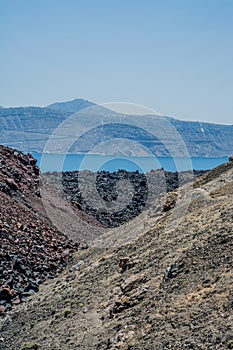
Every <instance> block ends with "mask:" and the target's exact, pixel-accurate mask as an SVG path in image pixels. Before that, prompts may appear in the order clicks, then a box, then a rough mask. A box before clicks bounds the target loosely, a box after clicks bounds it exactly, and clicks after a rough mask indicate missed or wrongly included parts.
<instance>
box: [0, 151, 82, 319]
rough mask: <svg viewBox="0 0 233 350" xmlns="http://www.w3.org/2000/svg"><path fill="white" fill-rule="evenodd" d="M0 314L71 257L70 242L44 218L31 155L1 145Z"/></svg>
mask: <svg viewBox="0 0 233 350" xmlns="http://www.w3.org/2000/svg"><path fill="white" fill-rule="evenodd" d="M0 207H1V211H0V314H1V313H3V312H4V311H7V310H9V309H11V308H12V305H14V304H18V303H20V302H21V301H24V300H26V298H27V297H28V296H29V295H31V294H33V293H34V292H36V291H38V289H39V285H40V284H41V283H42V282H43V281H44V280H45V279H47V278H54V277H55V276H57V274H58V273H59V272H61V271H62V269H63V268H64V267H65V266H66V264H67V262H68V261H70V260H71V258H72V253H73V252H74V251H75V250H77V249H78V244H75V243H72V242H71V240H70V239H68V238H67V236H66V235H64V234H62V233H61V232H59V231H58V230H57V229H56V228H55V227H54V226H53V225H52V223H51V222H50V220H49V219H48V218H47V216H46V213H45V211H44V208H43V205H42V201H41V198H40V192H39V168H38V167H37V165H36V160H35V159H34V158H32V157H31V156H30V155H23V154H22V153H21V152H18V151H16V150H12V149H10V148H7V147H2V146H1V147H0Z"/></svg>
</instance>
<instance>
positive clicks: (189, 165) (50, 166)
mask: <svg viewBox="0 0 233 350" xmlns="http://www.w3.org/2000/svg"><path fill="white" fill-rule="evenodd" d="M33 156H34V157H35V158H36V159H37V164H38V166H39V167H40V169H41V171H42V172H43V173H45V172H54V171H56V172H61V171H63V172H65V171H76V170H79V171H81V170H90V171H94V172H97V171H109V172H114V171H118V170H127V171H136V170H137V171H139V172H140V173H147V172H149V171H151V170H156V169H161V168H162V169H164V170H166V171H172V172H176V171H186V170H210V169H213V168H215V167H217V166H218V165H220V164H223V163H226V162H227V161H228V157H220V158H202V157H191V158H188V157H177V158H173V157H152V156H150V157H148V156H147V157H132V156H129V157H125V156H124V157H117V156H107V155H99V154H51V153H43V154H41V153H33Z"/></svg>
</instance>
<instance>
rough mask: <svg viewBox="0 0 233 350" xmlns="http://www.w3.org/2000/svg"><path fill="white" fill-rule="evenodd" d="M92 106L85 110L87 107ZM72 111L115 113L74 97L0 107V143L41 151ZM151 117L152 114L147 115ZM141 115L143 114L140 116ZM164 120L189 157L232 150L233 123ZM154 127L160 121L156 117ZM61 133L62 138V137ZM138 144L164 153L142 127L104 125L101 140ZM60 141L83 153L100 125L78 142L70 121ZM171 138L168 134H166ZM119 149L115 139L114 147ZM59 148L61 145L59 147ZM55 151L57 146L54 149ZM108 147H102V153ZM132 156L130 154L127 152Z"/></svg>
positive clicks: (97, 136) (89, 114)
mask: <svg viewBox="0 0 233 350" xmlns="http://www.w3.org/2000/svg"><path fill="white" fill-rule="evenodd" d="M92 106H96V108H94V109H92V108H90V110H87V112H86V111H85V113H84V109H86V108H88V107H92ZM75 112H80V113H79V118H80V120H81V119H82V118H84V116H85V119H84V120H85V122H87V123H88V122H89V121H91V120H92V119H93V116H94V115H97V114H98V115H104V116H107V118H108V120H110V119H111V117H112V116H113V115H114V114H116V113H115V112H112V111H110V110H108V109H105V108H103V107H101V106H97V105H95V104H94V103H93V102H90V101H86V100H82V99H75V100H73V101H68V102H57V103H54V104H51V105H49V106H47V107H44V108H41V107H19V108H0V130H1V137H0V144H2V145H5V146H10V147H13V148H17V149H18V150H20V151H23V152H29V153H30V152H37V153H41V152H42V151H43V149H44V147H45V145H46V143H47V141H48V140H49V138H50V135H51V134H52V132H53V131H54V130H55V129H56V128H57V127H58V126H59V125H60V124H61V123H62V122H64V121H65V120H66V119H67V118H68V117H70V116H71V115H72V114H74V113H75ZM147 117H149V118H151V119H150V120H152V119H153V118H154V116H147ZM142 118H145V116H142ZM166 118H167V120H168V121H169V122H170V123H171V124H172V125H173V126H174V127H175V128H176V130H177V131H178V133H179V135H180V137H181V138H182V139H183V141H184V142H185V144H186V147H187V149H188V151H189V154H190V156H192V157H224V156H229V155H231V154H232V153H233V125H218V124H213V123H201V122H190V121H181V120H177V119H174V118H171V117H166ZM157 123H158V128H159V127H160V121H159V119H158V120H157ZM64 135H65V137H64ZM119 135H120V137H122V138H125V139H128V140H132V141H135V142H137V143H141V144H142V145H144V146H145V147H146V148H148V149H150V150H151V151H153V152H154V154H156V156H168V155H169V153H168V150H167V149H166V148H165V147H164V145H163V143H162V142H161V141H159V139H157V140H155V138H153V137H152V136H151V135H150V134H148V133H146V132H145V130H142V129H138V130H136V129H134V128H132V127H131V126H129V125H123V126H122V127H121V129H120V130H119V128H118V127H117V126H116V125H114V124H111V125H108V126H105V127H104V140H105V141H106V140H110V139H113V138H117V137H119ZM59 137H60V139H58V142H57V143H58V146H59V144H61V142H60V141H62V140H64V138H67V139H70V138H72V140H73V139H74V142H73V146H72V148H71V150H70V152H73V153H76V152H79V153H85V152H88V151H89V150H90V149H91V146H93V144H94V145H96V144H98V143H100V142H101V141H103V128H101V127H99V128H95V129H93V130H91V131H90V132H88V133H87V134H86V135H84V136H82V137H81V139H80V140H79V144H78V145H77V143H76V142H75V135H74V133H73V129H72V124H71V125H70V127H69V128H68V129H67V128H66V129H64V132H63V130H61V133H60V136H59ZM169 138H172V135H168V140H169ZM117 147H118V148H119V145H118V142H117V140H116V148H117ZM173 147H174V151H176V148H177V150H178V148H179V145H176V144H174V145H173ZM61 150H62V148H61ZM58 152H59V149H58ZM107 152H108V148H107V147H106V153H107ZM131 155H133V154H131Z"/></svg>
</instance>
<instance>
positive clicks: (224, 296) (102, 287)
mask: <svg viewBox="0 0 233 350" xmlns="http://www.w3.org/2000/svg"><path fill="white" fill-rule="evenodd" d="M161 208H162V210H160V209H161ZM232 213H233V162H229V163H227V164H224V165H222V166H220V167H218V168H216V169H215V170H213V171H211V172H209V173H207V174H204V175H203V176H202V177H201V178H199V179H197V180H196V181H195V182H194V184H193V185H192V184H186V185H184V186H182V187H181V188H179V189H176V190H175V192H171V193H170V194H169V195H167V197H166V199H165V203H164V204H163V205H162V206H161V205H159V203H154V206H152V207H151V208H150V209H148V210H147V211H144V212H142V213H141V214H140V215H139V216H138V217H136V218H135V219H133V220H131V221H130V222H128V223H126V224H125V225H123V226H121V227H118V228H115V229H112V230H110V231H108V232H106V233H105V234H104V235H102V236H101V237H99V238H98V239H96V240H95V241H94V242H93V244H92V246H90V247H89V248H88V249H86V250H82V251H78V252H76V253H75V254H74V261H73V263H72V264H71V265H69V267H68V268H67V269H66V271H65V272H63V273H62V274H61V275H60V276H59V277H58V278H55V279H53V280H50V281H47V282H46V284H43V285H42V286H41V288H40V291H39V293H37V294H34V295H32V296H31V297H30V298H29V299H28V300H27V301H26V302H25V303H22V304H21V305H19V306H17V308H13V309H12V311H10V312H9V313H8V314H7V316H6V317H5V318H3V319H2V320H1V323H0V329H1V338H0V344H1V345H0V346H1V349H4V350H8V349H12V350H13V349H20V350H23V349H24V350H25V349H46V350H47V349H54V350H55V349H59V350H65V349H67V350H68V349H82V350H91V349H93V350H94V349H95V350H97V349H100V350H116V349H121V350H129V349H131V350H132V349H133V350H139V349H141V350H168V349H172V350H174V349H177V350H181V349H182V350H183V349H195V350H207V349H208V350H214V349H219V350H220V349H221V350H222V349H232V348H233V329H232V327H233V316H232V315H233V310H232V308H233V292H232V290H233V289H232V286H233V285H232V282H233V273H232V264H233V260H232V259H233V255H232V249H233V228H232V227H233V225H232V224H233V214H232Z"/></svg>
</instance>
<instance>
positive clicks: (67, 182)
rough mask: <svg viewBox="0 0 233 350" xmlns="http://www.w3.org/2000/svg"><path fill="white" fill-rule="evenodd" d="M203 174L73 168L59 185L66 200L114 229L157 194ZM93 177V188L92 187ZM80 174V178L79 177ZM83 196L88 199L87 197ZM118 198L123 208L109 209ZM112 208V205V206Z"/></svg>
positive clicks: (136, 214)
mask: <svg viewBox="0 0 233 350" xmlns="http://www.w3.org/2000/svg"><path fill="white" fill-rule="evenodd" d="M203 173H205V171H195V170H194V171H193V172H191V171H187V172H182V173H179V174H178V173H177V172H167V171H163V170H156V171H151V172H150V173H148V174H142V173H139V172H138V171H135V172H128V171H125V170H119V171H117V172H113V173H110V172H107V171H101V172H98V173H96V174H93V173H92V172H90V171H84V172H81V173H79V172H78V171H73V172H64V173H63V174H62V184H63V190H64V193H65V195H66V197H67V199H68V200H69V201H70V202H71V203H72V205H73V206H74V207H78V208H79V209H80V210H82V211H84V212H85V213H87V214H89V215H91V216H93V217H94V218H95V219H96V220H98V221H99V222H100V223H101V224H102V225H103V226H104V227H109V228H113V227H118V226H120V225H122V224H124V223H126V222H128V221H129V220H131V219H132V218H134V217H136V216H138V215H139V214H140V213H141V212H142V211H143V210H145V209H148V207H149V206H150V205H151V201H152V200H153V201H155V200H156V199H158V198H159V196H161V195H164V194H166V193H167V192H171V191H173V190H174V189H176V188H178V187H179V186H181V185H183V184H184V183H186V182H188V181H190V180H193V178H196V177H198V176H200V175H202V174H203ZM46 176H47V177H49V178H54V179H56V176H57V175H56V174H53V173H50V174H46ZM93 176H94V181H95V183H94V188H92V187H91V185H92V184H93ZM80 177H81V179H82V181H81V180H79V178H80ZM126 181H127V183H126ZM80 182H81V184H80ZM121 182H123V187H122V189H121V188H119V186H118V185H119V183H121ZM124 182H125V183H124ZM130 187H132V188H130ZM126 190H129V193H128V194H127V196H128V198H127V200H125V201H124V197H123V195H124V192H126ZM151 196H152V199H151V198H150V197H151ZM86 197H88V198H89V199H90V200H89V201H88V200H86ZM88 198H87V199H88ZM99 199H101V200H102V202H103V205H102V206H101V205H100V204H99V203H98V201H99ZM117 199H119V201H121V202H122V206H123V208H121V207H120V205H119V209H117V206H116V209H114V210H111V204H113V205H114V201H116V200H117ZM169 201H170V200H169ZM148 202H150V203H148ZM170 202H171V201H170ZM120 204H121V203H120ZM170 205H171V203H170V204H168V202H167V204H165V207H164V208H165V209H164V210H167V209H166V206H167V207H169V206H170ZM174 205H175V202H174ZM113 208H115V207H114V206H113Z"/></svg>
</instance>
